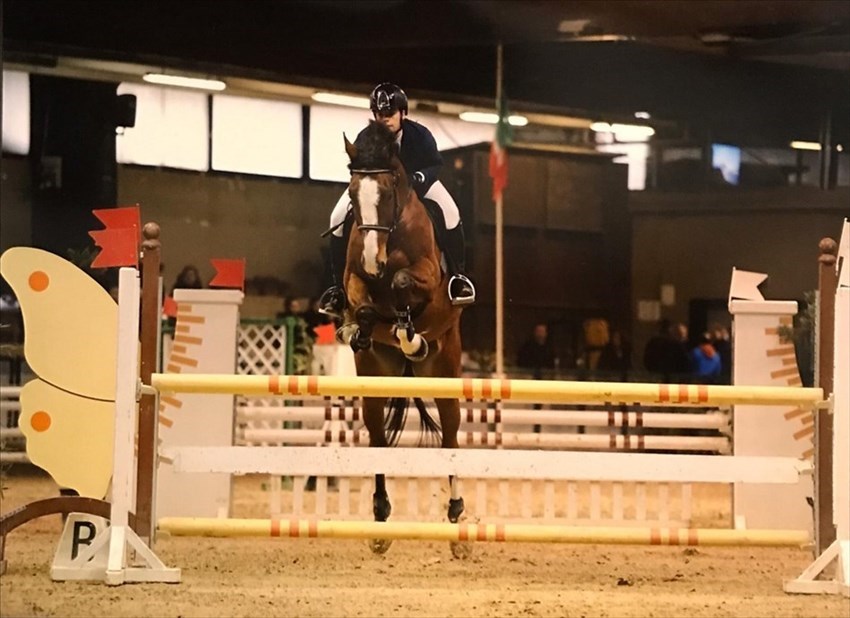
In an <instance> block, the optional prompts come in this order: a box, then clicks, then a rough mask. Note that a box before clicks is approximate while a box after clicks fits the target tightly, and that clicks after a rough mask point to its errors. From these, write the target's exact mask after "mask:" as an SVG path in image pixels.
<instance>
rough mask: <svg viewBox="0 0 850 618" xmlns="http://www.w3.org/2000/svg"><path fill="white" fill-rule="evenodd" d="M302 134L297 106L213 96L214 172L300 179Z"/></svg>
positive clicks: (298, 106) (299, 111) (260, 100)
mask: <svg viewBox="0 0 850 618" xmlns="http://www.w3.org/2000/svg"><path fill="white" fill-rule="evenodd" d="M301 133H302V130H301V105H299V104H297V103H287V102H282V101H270V100H266V99H249V98H245V97H234V96H228V95H214V96H213V108H212V167H213V169H215V170H220V171H224V172H243V173H247V174H264V175H266V176H284V177H288V178H301V176H302V174H303V170H302V167H303V166H302V160H301V152H302V137H301ZM340 141H341V140H340Z"/></svg>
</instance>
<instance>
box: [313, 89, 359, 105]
mask: <svg viewBox="0 0 850 618" xmlns="http://www.w3.org/2000/svg"><path fill="white" fill-rule="evenodd" d="M311 98H312V99H313V100H314V101H315V102H316V103H328V104H329V105H343V106H345V107H357V108H359V109H369V99H367V98H364V97H354V96H351V95H348V94H335V93H333V92H316V93H314V94H313V96H312V97H311Z"/></svg>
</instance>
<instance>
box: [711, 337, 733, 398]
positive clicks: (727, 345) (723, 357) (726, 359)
mask: <svg viewBox="0 0 850 618" xmlns="http://www.w3.org/2000/svg"><path fill="white" fill-rule="evenodd" d="M730 339H731V338H730V336H729V329H727V328H726V327H725V326H723V325H722V324H717V323H715V324H713V325H712V327H711V345H713V346H714V349H715V350H717V353H718V354H719V355H720V382H721V383H722V384H731V383H732V342H731V341H730Z"/></svg>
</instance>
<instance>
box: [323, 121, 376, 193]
mask: <svg viewBox="0 0 850 618" xmlns="http://www.w3.org/2000/svg"><path fill="white" fill-rule="evenodd" d="M371 118H372V114H371V112H369V110H366V109H353V108H346V107H335V106H332V105H312V106H311V107H310V178H312V179H313V180H334V181H337V182H346V183H347V182H348V179H349V176H348V155H346V154H345V146H344V142H343V141H342V134H343V133H345V136H346V137H347V138H348V140H349V141H351V142H353V141H354V139H355V138H356V137H357V134H358V133H360V131H361V130H362V129H363V127H365V126H366V125H367V124H369V120H370V119H371Z"/></svg>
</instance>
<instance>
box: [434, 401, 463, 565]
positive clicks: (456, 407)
mask: <svg viewBox="0 0 850 618" xmlns="http://www.w3.org/2000/svg"><path fill="white" fill-rule="evenodd" d="M435 401H436V403H437V409H438V410H439V411H440V426H441V427H442V430H443V443H442V447H443V448H458V442H457V432H458V430H459V428H460V403H459V402H458V400H457V399H437V400H435ZM449 490H450V492H451V493H450V495H451V497H450V498H449V507H448V512H447V516H448V519H449V521H450V522H451V523H453V524H456V523H457V522H458V521H459V520H460V517H461V515H463V510H464V504H463V497H462V496H461V495H460V489H459V488H458V480H457V477H455V476H449ZM449 545H450V547H451V550H452V555H453V556H454V557H455V558H461V559H462V558H468V557H469V556H471V555H472V545H471V544H470V543H461V542H458V541H452V542H451V543H450V544H449Z"/></svg>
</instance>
